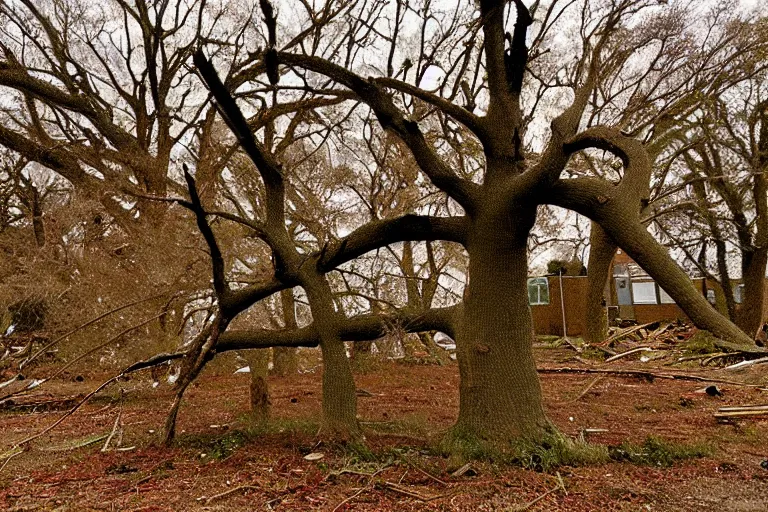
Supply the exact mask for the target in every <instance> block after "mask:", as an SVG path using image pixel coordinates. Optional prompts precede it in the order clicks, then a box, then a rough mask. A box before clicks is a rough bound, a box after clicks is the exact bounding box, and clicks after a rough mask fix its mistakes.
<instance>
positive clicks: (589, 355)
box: [579, 346, 605, 362]
mask: <svg viewBox="0 0 768 512" xmlns="http://www.w3.org/2000/svg"><path fill="white" fill-rule="evenodd" d="M579 355H581V357H583V358H584V359H591V360H593V361H600V362H602V361H605V352H603V351H602V350H600V349H599V348H595V347H589V346H588V347H586V348H585V349H584V350H582V351H581V354H579Z"/></svg>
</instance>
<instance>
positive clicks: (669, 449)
mask: <svg viewBox="0 0 768 512" xmlns="http://www.w3.org/2000/svg"><path fill="white" fill-rule="evenodd" d="M608 451H609V454H610V457H611V459H612V460H615V461H617V462H622V461H626V462H631V463H632V464H640V465H646V466H661V467H669V466H671V465H673V464H674V463H675V462H677V461H680V460H685V459H695V458H699V457H706V456H708V455H711V454H712V452H713V451H714V449H713V447H712V445H710V444H706V443H694V444H683V443H676V442H673V441H668V440H665V439H661V438H659V437H656V436H648V437H647V438H646V439H645V441H643V443H642V444H640V445H638V444H633V443H628V442H624V443H621V444H620V445H619V446H613V447H610V448H609V450H608Z"/></svg>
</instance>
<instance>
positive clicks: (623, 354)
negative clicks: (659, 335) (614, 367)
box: [605, 347, 653, 363]
mask: <svg viewBox="0 0 768 512" xmlns="http://www.w3.org/2000/svg"><path fill="white" fill-rule="evenodd" d="M638 352H653V349H652V348H651V347H637V348H633V349H632V350H627V351H626V352H621V353H620V354H616V355H615V356H611V357H609V358H608V359H606V360H605V362H606V363H611V362H613V361H617V360H619V359H621V358H622V357H627V356H631V355H632V354H637V353H638Z"/></svg>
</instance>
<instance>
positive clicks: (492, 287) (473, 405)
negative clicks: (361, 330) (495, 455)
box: [447, 211, 549, 449]
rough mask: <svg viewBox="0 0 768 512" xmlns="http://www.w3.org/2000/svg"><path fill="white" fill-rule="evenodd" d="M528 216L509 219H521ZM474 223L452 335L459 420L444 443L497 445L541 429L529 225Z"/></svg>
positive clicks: (538, 433) (536, 435)
mask: <svg viewBox="0 0 768 512" xmlns="http://www.w3.org/2000/svg"><path fill="white" fill-rule="evenodd" d="M533 215H534V213H533V212H530V211H524V212H522V213H517V212H516V213H515V214H514V215H510V216H509V218H510V219H514V221H515V222H519V223H520V225H526V224H527V221H528V220H530V219H532V217H533ZM474 224H475V225H474V226H473V232H472V235H471V240H470V243H469V244H468V247H467V250H468V252H469V255H470V263H469V284H468V287H467V290H466V294H465V297H466V298H465V303H464V312H463V318H462V319H461V325H460V326H459V328H458V337H457V348H458V360H459V372H460V375H461V384H460V388H459V391H460V397H459V418H458V421H457V423H456V425H455V427H454V430H453V432H452V434H453V436H449V439H448V440H447V441H448V442H450V441H451V437H453V438H455V439H458V440H460V439H462V438H469V439H473V440H475V441H478V442H481V443H483V444H491V445H493V446H495V447H498V448H504V447H509V442H510V441H514V440H519V439H533V440H535V439H539V438H540V437H541V435H542V434H543V433H544V432H545V431H546V430H547V429H548V428H549V423H548V421H547V419H546V417H545V415H544V410H543V408H542V402H541V386H540V383H539V377H538V375H537V373H536V365H535V362H534V359H533V349H532V343H531V325H532V323H531V312H530V308H529V306H528V292H527V277H528V260H527V246H526V245H527V244H526V242H527V236H528V231H529V228H527V227H526V228H522V229H521V228H519V227H517V226H516V227H515V231H516V232H515V231H513V228H512V227H507V230H505V229H504V227H505V225H506V224H507V223H502V222H494V220H493V219H489V220H488V221H485V222H482V221H475V223H474ZM449 449H450V447H449Z"/></svg>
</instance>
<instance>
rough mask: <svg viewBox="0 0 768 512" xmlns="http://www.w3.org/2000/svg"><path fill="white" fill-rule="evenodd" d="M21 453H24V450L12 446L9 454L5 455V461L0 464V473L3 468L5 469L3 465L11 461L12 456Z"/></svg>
mask: <svg viewBox="0 0 768 512" xmlns="http://www.w3.org/2000/svg"><path fill="white" fill-rule="evenodd" d="M22 453H24V450H22V449H21V448H19V449H16V448H14V449H13V450H11V452H10V455H8V456H7V457H5V462H3V465H2V466H0V473H2V472H3V470H4V469H5V466H7V465H8V463H9V462H11V459H12V458H14V457H16V456H17V455H21V454H22Z"/></svg>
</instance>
